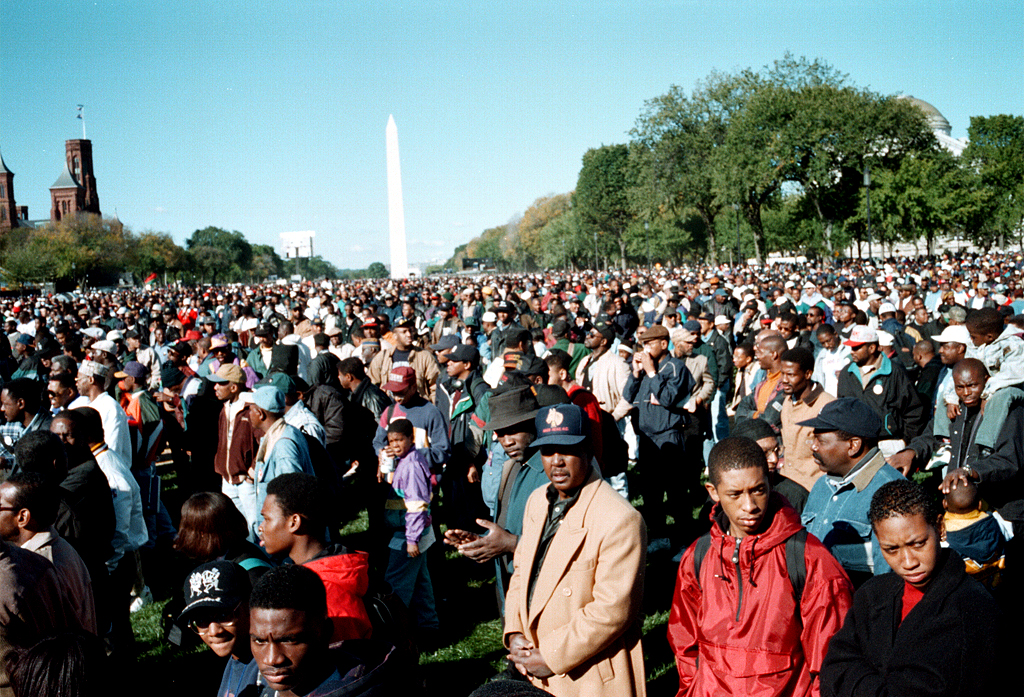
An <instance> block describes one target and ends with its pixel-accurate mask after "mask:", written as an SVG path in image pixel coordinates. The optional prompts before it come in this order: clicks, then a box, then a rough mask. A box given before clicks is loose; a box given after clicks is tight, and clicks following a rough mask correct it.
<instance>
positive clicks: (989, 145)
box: [960, 114, 1024, 246]
mask: <svg viewBox="0 0 1024 697" xmlns="http://www.w3.org/2000/svg"><path fill="white" fill-rule="evenodd" d="M967 136H968V139H969V141H970V142H969V144H968V146H967V148H966V149H965V150H964V152H963V154H962V155H961V158H960V159H961V161H962V162H963V165H964V167H965V169H967V170H968V173H967V181H968V182H969V184H968V186H969V188H971V189H972V190H973V192H974V193H973V196H972V201H971V204H972V207H973V211H972V212H973V214H971V213H968V214H967V215H966V216H965V219H966V220H967V221H968V224H967V226H968V228H969V229H968V233H969V234H970V235H971V236H972V238H974V239H978V238H979V237H980V238H982V239H988V240H994V239H996V238H999V239H1000V240H1002V243H1003V245H1004V246H1005V244H1006V242H1007V241H1008V240H1010V239H1013V238H1015V237H1018V236H1019V235H1020V233H1021V227H1022V224H1024V116H1009V115H1006V114H1000V115H997V116H972V117H971V125H970V127H969V128H968V129H967ZM972 179H973V181H971V180H972Z"/></svg>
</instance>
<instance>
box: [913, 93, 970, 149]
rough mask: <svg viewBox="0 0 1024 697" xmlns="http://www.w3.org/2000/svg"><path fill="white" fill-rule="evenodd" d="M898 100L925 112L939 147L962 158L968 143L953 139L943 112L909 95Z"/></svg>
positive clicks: (951, 130) (950, 128)
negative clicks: (902, 100) (905, 101)
mask: <svg viewBox="0 0 1024 697" xmlns="http://www.w3.org/2000/svg"><path fill="white" fill-rule="evenodd" d="M897 99H906V100H907V101H909V102H910V103H911V104H913V105H914V106H916V107H917V108H918V109H920V110H921V111H923V112H924V116H925V119H926V120H927V121H928V126H929V128H931V129H932V133H934V134H935V139H936V140H938V141H939V145H941V146H942V147H944V148H945V149H946V150H948V151H949V152H951V153H952V154H953V155H956V156H957V157H959V156H960V153H962V152H963V151H964V148H966V147H967V141H966V140H960V139H957V138H954V137H953V135H952V134H953V129H952V127H951V126H950V125H949V121H947V120H946V117H945V116H943V115H942V112H940V111H939V110H938V109H936V108H935V107H934V106H932V105H931V104H929V103H928V102H926V101H924V100H923V99H918V98H917V97H912V96H910V95H909V94H902V95H900V96H899V97H897Z"/></svg>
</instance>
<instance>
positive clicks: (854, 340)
mask: <svg viewBox="0 0 1024 697" xmlns="http://www.w3.org/2000/svg"><path fill="white" fill-rule="evenodd" d="M843 343H844V344H846V345H847V346H860V345H861V344H877V343H878V332H877V331H875V330H874V329H872V328H871V327H869V326H867V325H865V324H858V325H856V326H854V328H853V330H851V331H850V338H849V339H847V340H846V341H844V342H843Z"/></svg>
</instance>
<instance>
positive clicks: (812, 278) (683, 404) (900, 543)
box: [0, 254, 1024, 697]
mask: <svg viewBox="0 0 1024 697" xmlns="http://www.w3.org/2000/svg"><path fill="white" fill-rule="evenodd" d="M0 310H2V312H3V316H4V321H5V325H4V332H3V333H2V335H0V379H2V390H0V406H2V410H3V416H4V419H3V423H2V424H0V478H2V480H3V482H2V484H0V538H2V539H0V576H2V581H0V588H2V591H0V594H2V598H0V652H2V653H3V656H2V659H3V660H2V662H0V695H4V694H7V695H17V696H18V697H27V696H29V695H31V696H33V697H35V696H37V695H58V694H59V695H92V694H98V693H99V691H100V690H101V689H104V690H105V689H106V687H105V682H104V678H103V677H101V676H103V675H105V673H106V671H108V670H110V666H111V665H116V664H117V662H118V661H132V660H133V659H134V642H135V638H134V636H133V631H132V623H131V613H132V612H136V611H138V610H139V609H140V608H142V607H144V606H146V605H147V604H148V603H150V602H152V601H153V593H152V592H151V588H150V586H151V585H152V586H154V588H155V587H156V585H157V584H158V583H164V582H166V580H167V579H166V578H165V576H166V575H167V573H168V570H169V569H174V568H182V567H181V566H180V564H179V565H178V566H175V565H173V564H168V563H167V560H169V559H176V560H179V562H180V563H182V564H186V565H187V566H185V567H184V568H187V569H189V571H188V573H187V574H185V575H184V577H181V578H178V577H175V578H173V579H172V581H171V585H172V586H173V587H174V588H175V589H176V590H175V592H174V597H173V598H172V599H171V600H170V601H169V602H168V604H167V610H166V611H165V614H166V615H167V624H166V627H165V630H166V640H167V641H171V642H173V643H176V644H178V645H187V643H188V642H189V641H196V639H195V637H198V640H201V641H202V642H204V643H205V644H207V645H208V646H209V648H210V649H211V650H212V651H213V652H214V653H215V654H216V655H217V656H219V657H221V658H224V659H226V665H225V666H224V671H223V678H222V680H221V682H220V685H219V687H218V685H217V684H209V685H194V686H193V691H195V692H198V693H208V694H211V695H212V694H214V693H215V691H216V694H217V695H219V696H225V697H238V696H240V695H247V696H248V695H271V694H281V695H290V694H316V695H364V694H365V695H375V694H405V693H409V694H416V693H417V692H418V691H419V690H422V689H423V687H424V686H423V681H422V679H421V677H419V676H418V673H417V668H416V665H417V660H418V655H419V652H420V651H423V650H432V649H436V648H439V647H441V646H444V645H445V643H446V641H447V640H448V638H449V637H448V635H447V634H446V631H445V622H446V611H445V607H444V603H445V602H446V601H447V600H448V598H447V594H448V593H449V592H450V588H451V584H450V581H451V576H452V574H453V573H457V571H454V570H453V569H464V568H466V567H465V566H464V565H465V564H469V566H473V567H474V568H479V569H481V570H483V572H484V573H485V574H487V575H492V576H493V579H494V587H495V590H496V600H497V603H496V605H495V607H494V608H493V612H494V613H495V616H500V617H501V618H502V620H503V632H502V636H503V643H504V646H505V648H506V649H507V658H506V659H505V668H504V670H502V671H500V672H499V673H498V674H497V675H495V676H494V677H493V678H492V679H490V680H487V681H486V682H485V683H483V684H481V685H479V686H478V687H476V689H475V690H474V692H473V694H474V695H478V696H480V697H485V696H488V695H533V694H537V695H543V694H552V695H556V696H560V697H561V696H568V695H581V696H588V697H589V696H591V695H615V696H624V695H644V694H646V682H647V674H648V672H647V668H648V667H649V666H645V663H644V656H645V648H648V649H649V648H650V646H649V644H650V643H651V642H652V641H664V640H663V639H658V638H653V639H652V636H651V635H648V636H646V637H642V631H641V630H642V625H643V618H644V608H645V605H649V603H646V602H645V576H646V575H647V572H648V570H649V569H653V568H655V567H654V566H651V562H652V560H656V559H663V560H665V561H668V563H669V564H672V565H673V568H675V569H676V570H677V571H676V574H677V575H676V583H675V588H674V591H673V592H672V593H671V596H668V595H666V597H664V598H657V599H654V603H653V604H654V605H655V606H657V607H660V608H661V609H669V608H670V613H669V619H668V632H667V644H668V647H670V649H671V652H672V653H673V654H674V656H675V664H676V667H677V669H678V678H679V682H678V694H679V695H723V694H736V695H818V694H822V695H837V696H839V695H843V696H850V697H854V696H859V695H883V694H893V695H968V694H971V695H973V694H984V693H985V692H987V691H990V690H991V689H993V688H995V687H997V686H998V685H999V684H1005V683H1004V682H1002V681H1003V676H1004V673H1006V671H1007V670H1010V669H1012V663H1011V662H1010V661H1009V659H1008V656H1009V655H1010V654H1009V652H1010V651H1017V650H1019V648H1020V640H1019V636H1018V633H1017V632H1015V631H1014V629H1015V628H1014V627H1013V626H1012V624H1013V618H1017V619H1018V620H1019V618H1020V617H1021V616H1022V612H1024V603H1022V598H1024V581H1022V573H1021V571H1022V564H1024V560H1022V554H1021V545H1022V540H1024V537H1022V535H1024V473H1022V465H1024V436H1022V435H1021V434H1022V433H1024V338H1022V337H1024V261H1022V258H1021V256H1020V255H1015V254H988V255H979V256H970V257H964V258H952V257H950V256H948V255H947V256H943V257H935V258H914V259H911V258H902V259H888V260H877V261H870V262H869V261H865V260H836V261H826V262H823V263H815V262H811V261H808V262H791V263H778V264H775V265H772V266H764V267H753V266H745V267H742V268H731V267H727V266H724V265H723V266H720V267H707V266H683V267H677V268H671V269H670V268H660V267H655V268H653V269H651V268H647V269H636V270H631V271H621V272H602V273H594V272H587V271H582V272H568V271H548V272H538V273H534V274H493V275H479V276H472V277H427V278H422V279H420V278H411V279H403V280H388V279H378V280H364V281H346V282H330V281H322V282H319V283H312V282H304V283H290V284H286V283H277V284H267V285H249V286H223V287H203V288H192V287H167V288H159V289H156V288H121V289H112V290H106V291H86V292H74V293H61V294H55V295H37V296H22V297H17V298H13V297H12V298H6V299H0ZM158 464H159V465H160V467H159V468H158V467H157V465H158ZM168 477H173V481H174V487H175V492H174V493H175V498H173V499H172V498H171V497H169V496H168V492H166V491H164V490H163V489H162V487H163V485H164V484H165V483H166V481H167V478H168ZM182 502H183V503H182ZM179 505H180V512H179V510H178V506H179ZM363 510H365V511H366V516H367V520H368V533H367V534H366V535H365V536H364V537H361V538H360V544H359V545H356V546H354V545H352V544H351V543H350V541H348V540H346V539H345V538H343V537H342V536H341V535H340V531H341V529H342V526H343V523H344V522H345V521H347V520H350V519H351V518H352V517H353V516H354V515H355V514H357V513H359V512H360V511H363ZM446 549H447V550H449V551H450V552H451V553H450V554H448V555H446V554H445V550H446ZM453 553H457V554H454V556H453ZM460 557H462V558H465V559H468V560H472V561H473V562H477V563H479V564H481V565H482V566H480V567H475V565H473V564H471V563H470V562H463V561H462V559H461V558H460ZM456 564H460V565H463V566H458V567H456V566H455V565H456ZM177 589H180V590H177ZM158 595H159V594H158ZM647 600H649V599H647ZM101 685H104V687H101Z"/></svg>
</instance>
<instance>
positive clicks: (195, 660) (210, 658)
mask: <svg viewBox="0 0 1024 697" xmlns="http://www.w3.org/2000/svg"><path fill="white" fill-rule="evenodd" d="M182 499H183V496H182V495H181V492H180V491H179V490H178V489H177V488H176V487H175V481H174V474H173V472H169V473H166V474H164V501H165V503H166V505H167V508H168V510H169V511H170V512H171V514H172V517H174V518H175V519H176V518H177V513H178V511H179V510H180V508H181V501H182ZM367 535H368V533H367V514H366V511H365V510H363V511H361V512H360V513H359V515H358V516H356V517H355V518H353V519H352V520H350V521H349V522H347V523H346V524H345V525H344V526H343V527H342V528H341V530H340V537H341V539H343V540H344V541H345V542H346V543H347V544H348V545H349V546H351V547H354V548H357V549H365V548H366V543H367ZM671 554H672V553H670V552H660V553H658V554H657V555H652V556H651V557H650V558H649V559H648V569H647V579H646V593H645V599H644V613H645V616H644V620H643V641H644V653H645V659H646V666H647V674H648V694H650V695H652V697H661V696H666V697H667V696H668V695H674V694H675V693H676V690H677V686H678V682H677V677H676V671H675V663H674V661H673V658H672V653H671V651H670V650H669V647H668V643H667V641H666V639H665V630H666V627H667V624H668V607H669V604H670V601H671V594H672V589H673V587H674V584H675V574H676V568H675V567H676V565H674V564H672V562H671V559H670V557H671ZM441 568H442V570H443V571H442V572H443V574H444V579H435V587H438V588H445V589H447V590H448V592H447V593H445V594H444V595H445V599H444V601H443V602H440V603H439V614H440V616H441V623H442V636H443V642H442V643H443V646H442V647H441V648H439V649H438V650H436V651H434V652H432V653H425V654H423V655H422V656H421V657H420V668H421V670H422V672H423V678H424V680H425V683H426V685H427V688H428V694H430V695H438V696H440V695H444V696H445V697H462V696H463V695H467V694H469V692H471V691H472V690H473V689H474V688H475V687H477V686H479V685H480V684H482V683H483V682H485V681H486V680H487V679H488V678H489V677H490V676H492V675H494V674H495V673H497V672H498V671H500V670H501V669H502V668H503V657H504V656H505V650H504V649H503V647H502V643H501V621H500V620H499V619H498V612H497V605H496V601H495V591H494V578H493V566H492V565H490V564H483V565H480V564H475V563H473V562H471V561H469V560H467V559H464V558H461V557H459V556H458V555H457V554H456V553H454V552H452V551H450V550H446V553H445V559H444V563H443V564H441ZM188 569H189V565H188V563H187V561H186V560H176V561H175V563H172V564H169V565H168V566H167V568H165V569H161V571H160V574H159V575H158V577H157V578H152V577H148V578H147V582H149V584H150V586H151V587H152V588H153V591H154V594H155V595H156V598H157V602H155V603H153V604H152V605H149V606H147V607H145V608H143V609H142V610H141V611H139V612H138V613H136V614H135V615H133V616H132V626H133V628H134V630H135V638H136V649H137V655H138V658H137V664H136V667H135V669H136V673H137V675H136V680H137V681H138V682H136V683H135V684H137V685H140V686H141V685H145V686H146V688H145V689H146V691H147V692H149V693H152V694H154V695H157V696H162V695H167V696H168V697H171V696H172V695H173V696H174V697H177V695H180V694H182V689H183V688H184V689H186V690H188V691H189V692H193V691H194V692H195V694H199V695H202V694H214V693H215V691H216V689H217V686H218V685H219V684H220V675H221V671H222V670H223V662H222V661H221V660H220V659H217V658H216V656H214V655H213V653H212V652H211V651H209V650H208V649H206V648H205V647H204V646H201V645H200V646H193V647H191V648H187V649H179V648H177V647H174V646H172V645H171V644H169V643H168V642H166V641H165V640H163V638H162V632H161V612H162V611H163V609H164V607H165V606H166V605H167V603H168V599H169V598H170V594H171V593H172V592H174V590H173V589H177V592H179V593H180V588H181V585H182V584H183V583H184V579H185V576H186V574H187V572H188Z"/></svg>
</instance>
